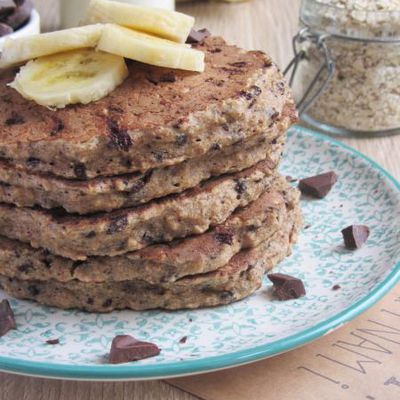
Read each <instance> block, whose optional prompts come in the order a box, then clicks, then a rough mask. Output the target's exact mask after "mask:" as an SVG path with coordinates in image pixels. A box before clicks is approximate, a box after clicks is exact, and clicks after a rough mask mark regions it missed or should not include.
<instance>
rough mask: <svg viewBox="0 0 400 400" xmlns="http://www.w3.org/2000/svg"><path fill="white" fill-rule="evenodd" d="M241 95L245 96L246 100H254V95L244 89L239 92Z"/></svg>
mask: <svg viewBox="0 0 400 400" xmlns="http://www.w3.org/2000/svg"><path fill="white" fill-rule="evenodd" d="M239 94H240V96H241V97H244V98H245V99H246V100H252V99H253V95H252V94H251V93H249V92H245V91H244V90H241V91H240V92H239Z"/></svg>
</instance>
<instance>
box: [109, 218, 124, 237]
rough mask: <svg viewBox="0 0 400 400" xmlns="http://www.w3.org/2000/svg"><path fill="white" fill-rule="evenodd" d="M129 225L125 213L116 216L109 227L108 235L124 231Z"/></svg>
mask: <svg viewBox="0 0 400 400" xmlns="http://www.w3.org/2000/svg"><path fill="white" fill-rule="evenodd" d="M127 225H128V218H127V217H126V216H125V215H122V216H118V217H114V218H112V219H111V223H110V225H109V226H108V228H107V235H113V234H114V233H117V232H122V231H123V230H124V229H125V228H126V227H127Z"/></svg>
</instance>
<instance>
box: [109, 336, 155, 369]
mask: <svg viewBox="0 0 400 400" xmlns="http://www.w3.org/2000/svg"><path fill="white" fill-rule="evenodd" d="M160 352H161V350H160V349H159V348H158V346H157V345H155V344H153V343H149V342H142V341H140V340H137V339H135V338H134V337H132V336H130V335H118V336H116V337H115V338H114V339H113V341H112V344H111V351H110V357H109V361H110V363H111V364H122V363H127V362H131V361H138V360H143V359H144V358H149V357H154V356H158V355H159V354H160Z"/></svg>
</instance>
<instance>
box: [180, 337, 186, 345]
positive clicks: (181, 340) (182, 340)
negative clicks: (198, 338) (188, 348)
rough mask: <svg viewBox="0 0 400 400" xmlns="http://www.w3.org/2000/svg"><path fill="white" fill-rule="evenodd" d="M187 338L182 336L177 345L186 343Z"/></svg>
mask: <svg viewBox="0 0 400 400" xmlns="http://www.w3.org/2000/svg"><path fill="white" fill-rule="evenodd" d="M187 338H188V337H187V336H184V337H183V338H181V339H180V340H179V343H181V344H185V343H186V342H187Z"/></svg>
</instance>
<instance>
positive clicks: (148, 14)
mask: <svg viewBox="0 0 400 400" xmlns="http://www.w3.org/2000/svg"><path fill="white" fill-rule="evenodd" d="M97 22H103V23H107V22H108V23H113V24H118V25H123V26H126V27H128V28H132V29H137V30H139V31H143V32H147V33H151V34H154V35H157V36H160V37H163V38H166V39H170V40H173V41H175V42H179V43H184V42H185V41H186V39H187V37H188V35H189V33H190V30H191V29H192V28H193V25H194V18H193V17H191V16H189V15H186V14H182V13H178V12H175V11H168V10H162V9H159V8H150V7H141V6H135V5H131V4H126V3H119V2H116V1H109V0H91V2H90V5H89V9H88V13H87V17H86V19H85V20H84V21H83V23H82V24H93V23H97Z"/></svg>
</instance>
